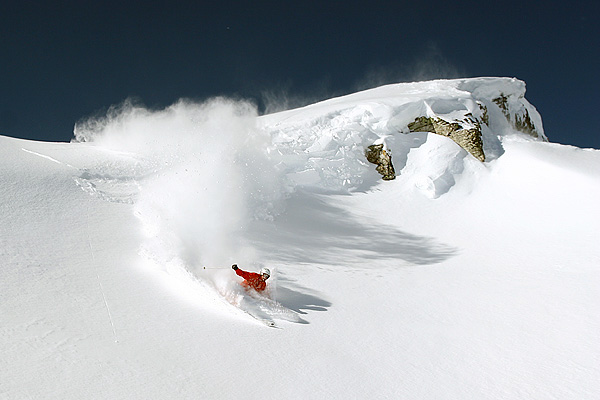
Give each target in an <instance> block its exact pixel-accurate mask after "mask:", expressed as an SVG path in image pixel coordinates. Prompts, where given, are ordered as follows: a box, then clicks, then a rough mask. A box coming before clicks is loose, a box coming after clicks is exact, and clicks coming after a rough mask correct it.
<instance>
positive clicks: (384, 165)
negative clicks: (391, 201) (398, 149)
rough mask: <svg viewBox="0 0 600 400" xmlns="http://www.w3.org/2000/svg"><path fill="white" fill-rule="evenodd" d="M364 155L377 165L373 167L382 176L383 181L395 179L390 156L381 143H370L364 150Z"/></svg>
mask: <svg viewBox="0 0 600 400" xmlns="http://www.w3.org/2000/svg"><path fill="white" fill-rule="evenodd" d="M365 156H366V157H367V161H369V162H370V163H372V164H376V165H377V168H375V169H376V170H377V172H379V173H380V174H381V176H383V180H384V181H391V180H392V179H396V171H394V165H393V164H392V156H391V155H390V154H389V153H388V152H387V151H385V149H384V148H383V144H372V145H371V146H369V147H368V148H367V150H365Z"/></svg>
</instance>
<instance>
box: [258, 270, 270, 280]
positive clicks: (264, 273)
mask: <svg viewBox="0 0 600 400" xmlns="http://www.w3.org/2000/svg"><path fill="white" fill-rule="evenodd" d="M260 274H261V275H266V276H267V278H268V277H270V276H271V271H269V268H261V270H260Z"/></svg>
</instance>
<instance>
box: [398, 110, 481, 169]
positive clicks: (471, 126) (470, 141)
mask: <svg viewBox="0 0 600 400" xmlns="http://www.w3.org/2000/svg"><path fill="white" fill-rule="evenodd" d="M484 115H487V114H484ZM408 129H409V130H410V131H411V132H432V133H436V134H438V135H442V136H446V137H449V138H450V139H452V140H454V141H455V142H456V143H457V144H458V145H459V146H460V147H462V148H463V149H465V150H466V151H468V152H469V153H470V154H471V155H473V157H475V158H477V159H478V160H479V161H481V162H483V161H485V154H484V152H483V140H482V139H481V125H480V123H479V121H477V120H476V119H474V118H473V116H472V115H471V114H467V115H466V116H465V119H464V120H457V121H455V122H448V121H446V120H443V119H441V118H439V117H436V118H431V117H423V116H421V117H418V118H417V119H415V121H414V122H411V123H410V124H408Z"/></svg>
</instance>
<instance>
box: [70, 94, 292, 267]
mask: <svg viewBox="0 0 600 400" xmlns="http://www.w3.org/2000/svg"><path fill="white" fill-rule="evenodd" d="M256 118H257V109H256V106H255V105H254V104H252V103H249V102H245V101H234V100H230V99H224V98H218V99H213V100H210V101H207V102H205V103H201V104H199V103H194V102H190V101H184V100H182V101H179V102H178V103H176V104H174V105H172V106H170V107H168V108H166V109H164V110H158V111H152V110H148V109H146V108H144V107H141V106H137V105H135V104H133V103H132V102H131V101H127V102H125V103H123V104H121V105H119V106H116V107H112V108H111V109H110V110H109V112H108V113H107V115H106V116H103V117H101V118H93V119H89V120H86V121H82V122H80V123H78V124H77V126H76V128H75V138H76V140H77V141H80V142H91V143H92V144H94V145H97V146H101V147H103V148H106V149H110V150H114V151H119V152H127V153H130V154H131V155H132V156H133V157H135V158H136V159H137V160H138V164H139V165H141V166H142V167H141V168H142V169H144V170H145V171H147V175H146V178H144V179H143V180H141V181H140V186H141V188H140V195H139V199H138V201H137V202H136V206H135V213H136V215H137V216H138V217H139V219H140V220H141V222H142V225H143V228H144V232H145V235H146V237H147V240H146V242H145V244H144V246H143V251H144V253H145V254H146V255H147V256H148V257H150V258H152V259H154V260H155V261H157V263H158V264H159V265H161V266H166V267H167V268H168V267H169V266H170V265H176V266H181V267H184V269H186V270H190V271H191V272H194V270H195V269H198V268H202V267H204V266H209V267H220V266H227V265H229V264H230V263H233V262H245V263H248V262H249V261H251V260H249V258H252V257H253V250H252V248H250V247H249V246H247V245H245V244H244V241H243V237H242V233H243V231H244V230H245V228H246V226H247V224H248V223H249V221H250V220H251V219H253V218H269V217H271V216H272V213H273V210H274V208H275V204H276V203H277V199H279V198H281V197H282V189H281V186H280V184H279V182H280V180H279V174H278V173H277V171H276V169H275V167H274V166H273V164H272V163H271V162H270V161H269V158H268V154H267V151H268V147H269V146H268V144H269V137H268V135H266V134H265V133H264V132H262V131H260V130H258V129H257V128H256Z"/></svg>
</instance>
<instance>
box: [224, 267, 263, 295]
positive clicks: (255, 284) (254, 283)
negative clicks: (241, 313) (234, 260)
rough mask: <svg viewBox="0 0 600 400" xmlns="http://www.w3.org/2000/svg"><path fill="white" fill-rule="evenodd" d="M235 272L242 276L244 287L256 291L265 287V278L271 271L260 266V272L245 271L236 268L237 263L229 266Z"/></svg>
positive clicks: (260, 290)
mask: <svg viewBox="0 0 600 400" xmlns="http://www.w3.org/2000/svg"><path fill="white" fill-rule="evenodd" d="M231 268H233V270H234V271H235V273H236V274H238V275H239V276H241V277H242V278H244V282H242V286H244V287H245V288H252V289H254V290H256V291H257V292H262V291H263V290H265V289H266V288H267V279H269V276H271V271H269V269H268V268H262V269H261V270H260V274H257V273H256V272H247V271H243V270H241V269H239V268H238V266H237V264H233V265H232V266H231Z"/></svg>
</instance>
